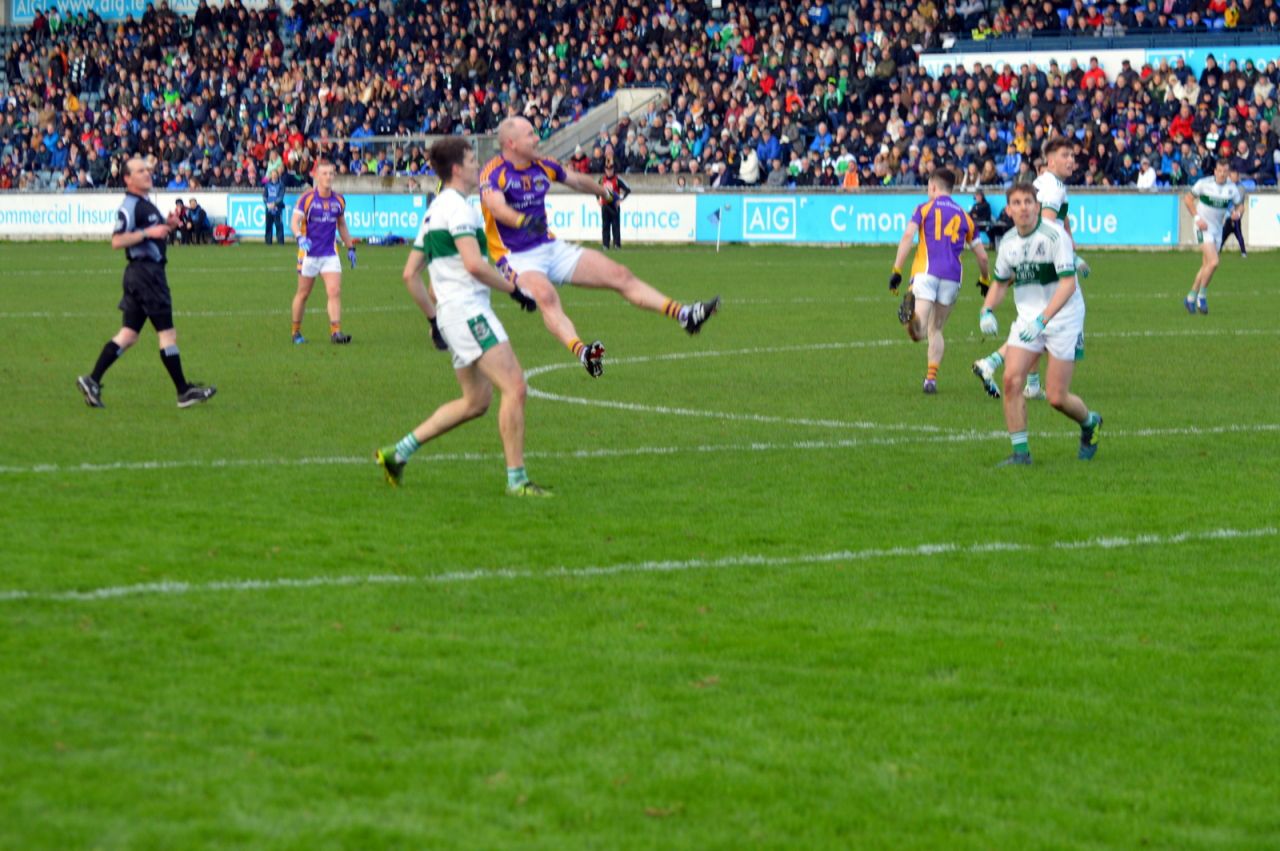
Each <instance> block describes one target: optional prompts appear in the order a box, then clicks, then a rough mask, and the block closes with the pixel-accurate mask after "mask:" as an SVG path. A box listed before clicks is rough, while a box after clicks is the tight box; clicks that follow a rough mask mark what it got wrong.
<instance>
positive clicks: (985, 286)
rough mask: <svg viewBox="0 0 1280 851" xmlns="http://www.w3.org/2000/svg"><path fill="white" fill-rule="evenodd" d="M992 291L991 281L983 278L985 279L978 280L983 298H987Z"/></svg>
mask: <svg viewBox="0 0 1280 851" xmlns="http://www.w3.org/2000/svg"><path fill="white" fill-rule="evenodd" d="M990 290H991V279H990V278H983V277H980V278H978V292H980V293H982V297H983V298H986V297H987V293H988V292H989V291H990Z"/></svg>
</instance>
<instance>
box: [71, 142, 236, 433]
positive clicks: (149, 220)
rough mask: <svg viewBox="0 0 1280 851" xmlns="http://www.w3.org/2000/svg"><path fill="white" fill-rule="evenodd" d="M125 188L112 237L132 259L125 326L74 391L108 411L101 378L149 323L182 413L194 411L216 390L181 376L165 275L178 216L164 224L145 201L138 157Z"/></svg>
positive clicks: (147, 172) (147, 182)
mask: <svg viewBox="0 0 1280 851" xmlns="http://www.w3.org/2000/svg"><path fill="white" fill-rule="evenodd" d="M124 187H125V190H126V193H127V194H126V195H125V196H124V203H122V204H121V205H120V209H119V210H117V211H116V226H115V230H114V231H113V232H112V234H111V247H112V248H114V249H117V250H119V249H124V253H125V256H126V257H127V258H129V265H128V266H126V267H125V270H124V296H123V297H122V298H121V299H120V310H121V312H122V313H123V314H124V321H123V322H122V323H121V326H120V330H119V331H117V332H116V335H115V336H114V337H112V338H111V339H110V340H108V341H107V343H106V345H104V346H103V347H102V353H101V354H99V355H98V362H97V363H96V364H95V365H94V367H93V372H91V373H89V374H88V375H82V376H80V377H79V378H77V379H76V386H77V387H78V388H79V389H80V392H81V393H82V394H83V395H84V401H85V404H87V405H88V406H89V407H91V408H102V407H105V405H103V403H102V376H103V375H105V374H106V372H107V370H108V369H110V368H111V365H112V364H113V363H115V362H116V360H118V359H119V357H120V356H121V355H123V354H124V353H125V350H127V349H128V348H129V347H130V346H132V345H133V344H134V343H136V342H138V333H139V332H140V331H141V330H142V326H143V325H145V324H146V323H147V320H148V319H149V320H151V325H152V327H153V328H155V329H156V336H157V337H159V338H160V360H161V362H162V363H164V368H165V370H166V371H167V372H168V373H169V378H171V379H172V380H173V386H174V389H176V390H177V391H178V407H179V408H190V407H191V406H192V405H198V404H200V403H201V402H207V401H209V400H210V399H212V398H213V394H215V393H217V392H218V388H216V387H204V386H202V385H200V384H195V383H193V382H190V381H187V379H186V376H185V375H184V374H183V371H182V358H181V357H180V356H179V354H178V332H177V330H176V329H174V327H173V299H172V297H171V296H170V293H169V280H168V278H167V277H166V276H165V269H164V267H165V263H166V262H167V259H166V257H165V242H166V241H167V239H168V237H169V233H170V232H171V231H172V230H173V229H174V228H176V227H177V226H178V220H177V217H175V216H171V217H170V218H168V219H165V217H164V215H163V214H162V213H161V212H160V211H159V210H158V209H156V206H155V205H154V204H152V203H151V202H150V201H148V200H147V193H148V192H150V191H151V164H150V163H149V162H147V161H146V160H144V159H141V158H139V157H134V158H133V159H131V160H129V162H127V163H126V164H125V176H124Z"/></svg>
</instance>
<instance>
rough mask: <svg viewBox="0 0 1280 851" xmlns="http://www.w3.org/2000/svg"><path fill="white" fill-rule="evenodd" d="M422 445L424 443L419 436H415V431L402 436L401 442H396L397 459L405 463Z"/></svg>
mask: <svg viewBox="0 0 1280 851" xmlns="http://www.w3.org/2000/svg"><path fill="white" fill-rule="evenodd" d="M421 446H422V444H421V443H419V442H418V438H416V437H414V436H413V432H409V433H408V434H406V435H405V436H404V437H402V438H400V442H399V443H397V444H396V460H397V461H399V462H400V463H401V464H403V463H404V462H406V461H408V460H409V458H410V456H412V455H413V453H415V452H417V451H418V449H419V448H420V447H421Z"/></svg>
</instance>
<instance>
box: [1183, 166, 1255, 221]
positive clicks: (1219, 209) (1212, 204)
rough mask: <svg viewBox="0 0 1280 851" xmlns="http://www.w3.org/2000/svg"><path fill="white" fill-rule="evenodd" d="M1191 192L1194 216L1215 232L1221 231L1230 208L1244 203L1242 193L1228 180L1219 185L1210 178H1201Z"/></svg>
mask: <svg viewBox="0 0 1280 851" xmlns="http://www.w3.org/2000/svg"><path fill="white" fill-rule="evenodd" d="M1191 192H1192V193H1193V194H1194V195H1195V196H1196V215H1197V216H1199V217H1200V218H1202V219H1204V220H1205V221H1206V222H1208V223H1209V227H1211V228H1214V229H1216V230H1221V229H1222V226H1223V224H1225V223H1226V221H1227V213H1229V212H1231V208H1232V207H1234V206H1236V205H1237V204H1240V203H1242V202H1243V201H1244V193H1243V192H1241V191H1240V187H1239V186H1237V185H1236V184H1235V183H1233V182H1232V181H1230V180H1228V181H1227V182H1225V183H1219V182H1218V181H1216V180H1214V179H1213V178H1212V177H1202V178H1200V179H1199V180H1197V181H1196V184H1195V186H1192V187H1191Z"/></svg>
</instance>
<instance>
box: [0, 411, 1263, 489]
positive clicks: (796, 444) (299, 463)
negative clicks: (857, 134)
mask: <svg viewBox="0 0 1280 851" xmlns="http://www.w3.org/2000/svg"><path fill="white" fill-rule="evenodd" d="M1270 433H1280V423H1253V424H1245V425H1239V424H1237V425H1226V426H1206V427H1200V426H1181V427H1177V428H1140V429H1108V430H1107V432H1106V436H1107V440H1108V441H1110V440H1115V439H1120V438H1145V437H1211V436H1214V435H1223V434H1270ZM1078 434H1079V433H1078V432H1066V431H1059V432H1045V433H1044V434H1043V439H1046V440H1054V439H1061V440H1065V439H1069V438H1072V437H1077V436H1078ZM1007 439H1008V434H1007V433H1006V432H1004V431H959V432H951V433H943V434H931V435H920V436H914V437H913V436H901V437H850V438H841V439H837V440H795V441H785V442H776V441H752V442H748V443H710V444H699V445H694V446H633V447H622V448H605V449H571V450H563V451H556V450H543V451H536V450H535V451H532V452H526V453H525V457H526V458H535V459H542V460H553V461H555V460H559V461H579V460H581V461H590V460H594V459H597V458H633V457H642V456H668V455H685V454H716V453H735V452H736V453H749V452H820V451H825V450H829V449H859V448H862V447H871V446H902V445H909V444H917V443H943V444H945V443H980V442H983V441H987V440H991V441H995V440H1007ZM502 457H503V456H502V453H501V452H440V453H436V454H429V453H424V454H420V455H418V456H417V457H416V458H415V462H414V463H417V464H421V463H424V462H425V463H429V464H441V463H450V462H471V461H485V462H493V461H501V460H502ZM358 464H369V465H372V464H373V455H372V452H371V453H370V454H369V455H318V456H306V457H302V458H214V459H191V460H176V461H173V460H169V461H166V460H153V461H111V462H107V463H102V464H95V463H90V462H86V463H83V464H31V465H26V466H19V465H0V476H16V475H25V474H33V475H53V474H69V473H113V472H138V471H149V470H162V471H164V470H183V469H203V470H219V469H244V468H252V467H329V466H344V465H358Z"/></svg>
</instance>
